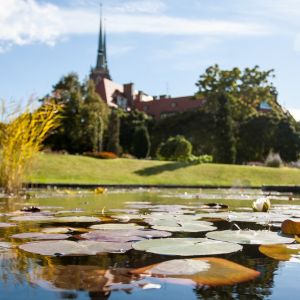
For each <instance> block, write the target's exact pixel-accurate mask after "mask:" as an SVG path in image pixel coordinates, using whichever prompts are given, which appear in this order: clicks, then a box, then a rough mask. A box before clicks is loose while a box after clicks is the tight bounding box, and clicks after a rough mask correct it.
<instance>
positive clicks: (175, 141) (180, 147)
mask: <svg viewBox="0 0 300 300" xmlns="http://www.w3.org/2000/svg"><path fill="white" fill-rule="evenodd" d="M192 150H193V146H192V144H191V143H190V142H189V141H188V140H187V139H186V138H185V137H184V136H181V135H177V136H175V137H170V138H168V140H167V141H166V142H165V143H161V144H160V145H159V147H158V149H157V156H158V158H160V159H164V160H175V161H186V160H188V158H189V157H190V156H191V155H192Z"/></svg>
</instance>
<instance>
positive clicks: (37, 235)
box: [11, 232, 70, 240]
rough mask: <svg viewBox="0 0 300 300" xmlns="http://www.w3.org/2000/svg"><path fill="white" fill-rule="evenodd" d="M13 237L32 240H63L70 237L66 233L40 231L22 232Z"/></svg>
mask: <svg viewBox="0 0 300 300" xmlns="http://www.w3.org/2000/svg"><path fill="white" fill-rule="evenodd" d="M11 237H12V238H13V239H33V240H65V239H68V238H69V237H70V235H68V234H52V233H41V232H24V233H18V234H14V235H12V236H11Z"/></svg>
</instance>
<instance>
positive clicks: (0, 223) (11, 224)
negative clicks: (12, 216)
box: [0, 222, 17, 228]
mask: <svg viewBox="0 0 300 300" xmlns="http://www.w3.org/2000/svg"><path fill="white" fill-rule="evenodd" d="M14 226H17V225H16V224H13V223H2V222H0V228H9V227H14Z"/></svg>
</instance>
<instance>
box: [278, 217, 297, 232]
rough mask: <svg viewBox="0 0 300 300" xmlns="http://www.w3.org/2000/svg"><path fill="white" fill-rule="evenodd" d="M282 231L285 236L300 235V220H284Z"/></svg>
mask: <svg viewBox="0 0 300 300" xmlns="http://www.w3.org/2000/svg"><path fill="white" fill-rule="evenodd" d="M281 231H282V232H283V233H285V234H300V220H299V221H294V220H284V221H283V223H282V224H281Z"/></svg>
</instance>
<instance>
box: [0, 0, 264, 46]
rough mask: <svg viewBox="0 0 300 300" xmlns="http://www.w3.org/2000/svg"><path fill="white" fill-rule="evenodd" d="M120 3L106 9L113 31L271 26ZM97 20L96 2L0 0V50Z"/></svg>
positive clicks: (246, 31) (89, 26) (93, 25)
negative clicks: (64, 3) (179, 14)
mask: <svg viewBox="0 0 300 300" xmlns="http://www.w3.org/2000/svg"><path fill="white" fill-rule="evenodd" d="M80 1H90V0H80ZM92 1H93V0H92ZM118 3H120V2H118V1H115V2H113V5H111V6H108V7H107V9H106V11H107V13H106V14H105V15H106V19H107V25H108V29H109V31H110V32H113V33H143V34H164V35H190V36H192V35H204V36H205V35H207V36H227V35H229V36H232V35H233V36H235V35H238V36H245V35H248V36H249V35H250V36H251V35H253V36H257V35H263V34H267V33H268V29H267V28H265V27H263V26H260V25H258V24H256V23H251V22H234V21H223V20H199V19H190V18H189V19H188V18H179V17H172V16H168V15H166V14H164V13H163V11H164V9H165V4H164V2H163V1H160V0H157V1H149V0H144V1H127V2H124V1H123V2H122V3H123V4H121V5H120V4H118ZM118 5H119V6H118ZM118 7H119V8H118ZM145 12H148V13H147V14H146V13H145ZM149 12H150V13H149ZM98 23H99V11H98V10H97V9H95V6H94V5H92V6H89V5H88V6H87V7H85V6H82V5H77V6H74V5H72V6H68V7H66V6H64V7H62V6H57V5H54V4H51V3H49V2H45V1H44V2H38V1H37V0H0V43H1V45H2V46H1V49H6V47H7V45H12V44H15V45H25V44H32V43H44V44H48V45H55V43H57V41H59V40H61V39H63V38H65V37H68V36H70V35H74V34H90V33H97V30H98Z"/></svg>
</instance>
